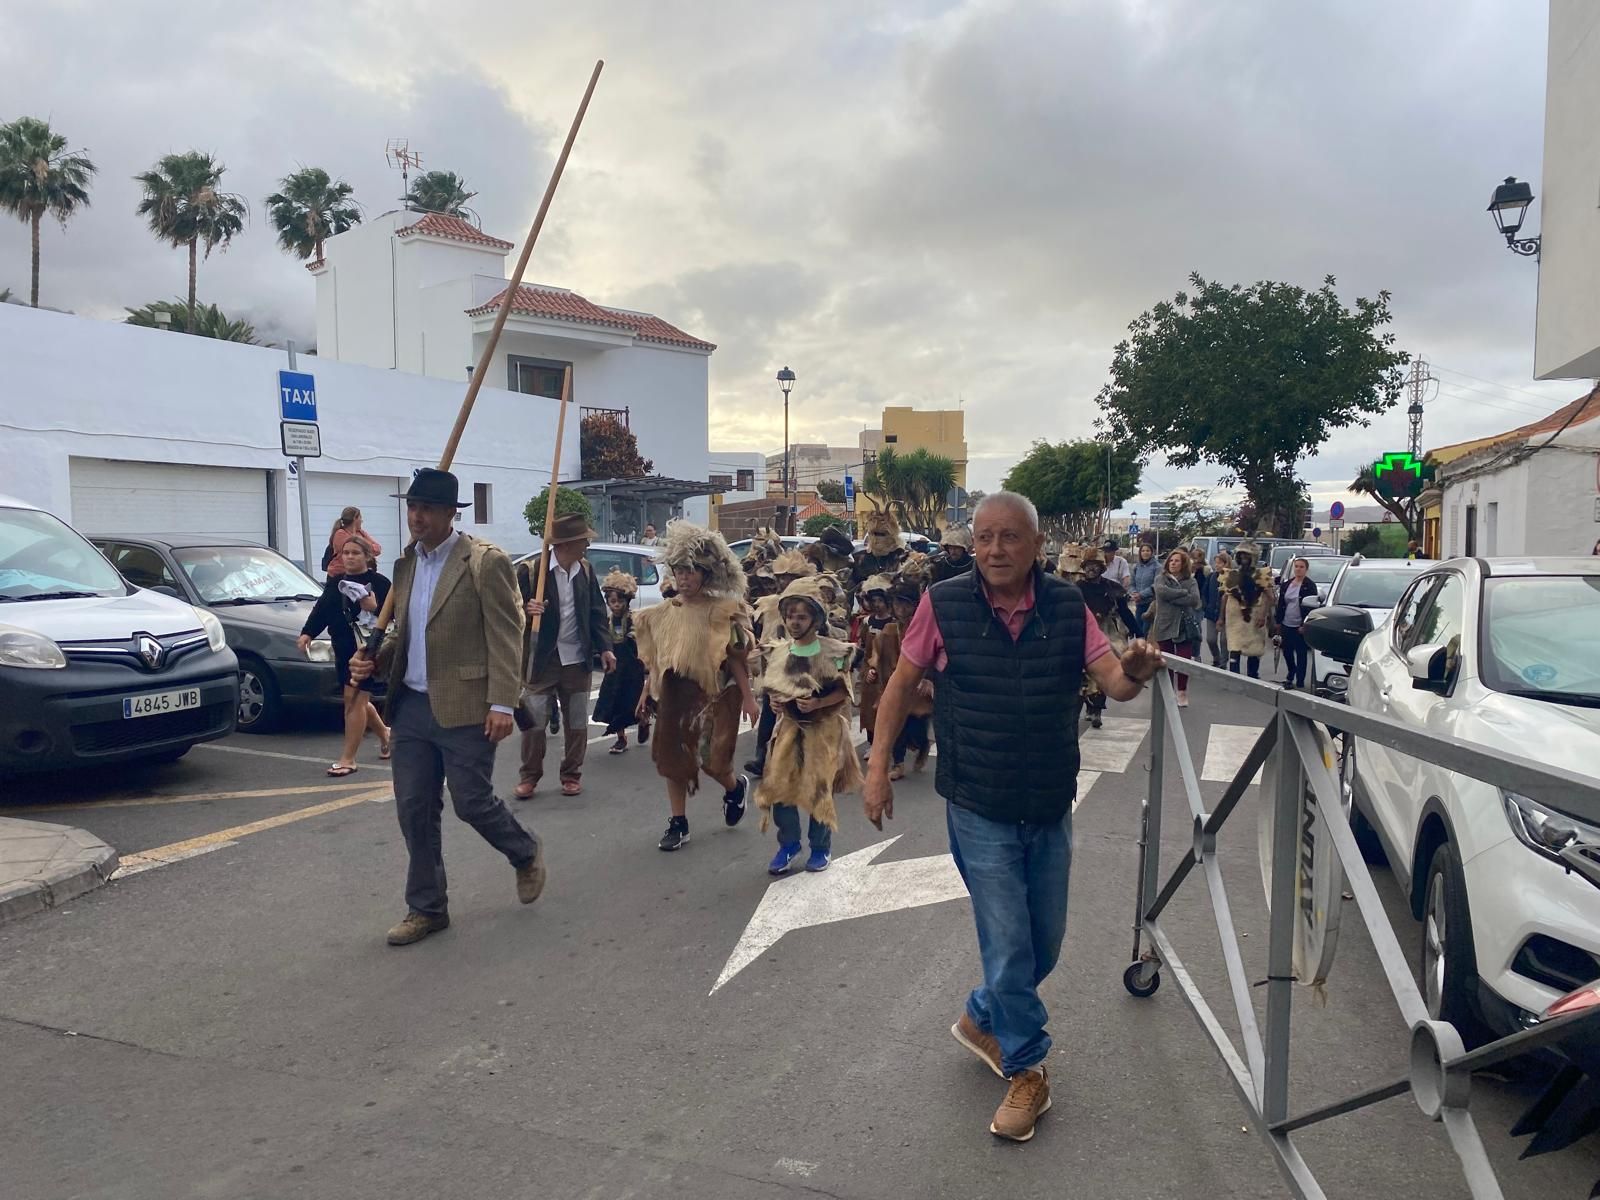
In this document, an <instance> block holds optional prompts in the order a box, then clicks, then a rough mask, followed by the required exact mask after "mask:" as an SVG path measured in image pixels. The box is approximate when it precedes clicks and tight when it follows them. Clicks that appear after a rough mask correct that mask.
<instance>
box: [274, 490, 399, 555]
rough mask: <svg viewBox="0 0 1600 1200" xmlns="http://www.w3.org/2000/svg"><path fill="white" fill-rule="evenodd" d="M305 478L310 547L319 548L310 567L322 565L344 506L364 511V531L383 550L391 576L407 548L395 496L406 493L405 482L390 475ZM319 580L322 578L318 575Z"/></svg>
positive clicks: (362, 519) (397, 501)
mask: <svg viewBox="0 0 1600 1200" xmlns="http://www.w3.org/2000/svg"><path fill="white" fill-rule="evenodd" d="M306 474H307V476H308V477H309V480H308V482H309V484H310V495H311V544H312V545H313V546H314V547H316V549H315V552H314V553H313V554H312V564H311V565H312V566H313V567H315V566H316V565H317V564H318V563H320V562H321V561H322V550H323V547H325V546H326V545H327V544H328V535H329V533H331V532H332V530H333V523H334V522H335V521H337V520H338V519H339V514H340V513H341V512H343V511H344V507H345V505H347V504H354V505H355V506H356V507H357V508H359V509H360V510H361V526H362V528H363V529H365V530H367V531H368V532H369V533H371V534H372V536H373V537H375V538H377V539H378V544H379V545H380V546H382V547H383V555H382V558H383V573H384V574H385V575H392V574H393V573H394V560H395V559H396V558H398V557H399V556H400V551H402V550H404V549H405V544H406V539H405V538H403V537H402V536H401V532H400V529H401V525H400V522H401V517H402V509H401V507H400V505H401V501H399V500H396V499H394V493H395V492H403V491H405V487H404V485H403V483H402V481H401V480H399V479H395V478H394V477H393V476H389V475H335V474H332V473H329V472H322V471H308V472H307V473H306ZM295 519H296V520H298V519H299V518H298V517H296V518H295ZM317 578H318V579H320V578H322V576H321V575H320V574H318V576H317Z"/></svg>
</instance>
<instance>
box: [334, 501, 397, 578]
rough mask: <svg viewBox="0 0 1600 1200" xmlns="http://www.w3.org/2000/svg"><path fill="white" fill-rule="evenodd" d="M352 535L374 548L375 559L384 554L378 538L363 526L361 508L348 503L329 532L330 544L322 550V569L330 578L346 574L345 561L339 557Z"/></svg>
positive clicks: (373, 555)
mask: <svg viewBox="0 0 1600 1200" xmlns="http://www.w3.org/2000/svg"><path fill="white" fill-rule="evenodd" d="M352 537H360V538H361V539H362V541H364V542H366V543H367V545H368V546H369V547H371V549H372V557H373V559H375V560H376V559H377V558H379V557H380V556H381V555H382V554H383V547H382V546H380V545H379V544H378V539H377V538H375V537H373V536H372V535H371V534H370V533H368V532H367V531H366V530H365V529H363V528H362V527H361V510H360V509H359V508H357V507H356V506H355V505H354V504H351V505H347V506H346V507H345V510H344V511H343V512H341V513H340V514H339V519H338V520H337V521H335V522H334V523H333V531H332V532H331V533H329V534H328V544H327V546H325V547H324V548H323V551H322V571H323V574H325V575H326V576H327V577H328V578H329V579H333V578H335V577H337V576H339V575H342V574H344V561H343V559H341V558H340V557H339V554H340V551H342V550H343V549H344V544H345V543H346V542H348V541H349V540H350V539H351V538H352Z"/></svg>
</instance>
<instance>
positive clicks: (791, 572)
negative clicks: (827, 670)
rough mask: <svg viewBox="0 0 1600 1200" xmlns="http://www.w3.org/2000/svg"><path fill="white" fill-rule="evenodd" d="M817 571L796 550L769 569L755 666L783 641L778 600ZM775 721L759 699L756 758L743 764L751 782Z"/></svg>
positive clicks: (758, 609) (761, 768) (762, 770)
mask: <svg viewBox="0 0 1600 1200" xmlns="http://www.w3.org/2000/svg"><path fill="white" fill-rule="evenodd" d="M816 572H817V568H816V566H815V564H813V563H812V561H811V560H810V559H809V558H807V557H806V556H805V555H804V554H801V553H800V552H799V551H798V550H785V551H784V552H783V553H782V554H780V555H778V557H777V558H775V559H773V561H772V562H771V564H770V565H769V569H768V574H770V575H771V576H772V578H773V584H774V587H773V590H772V591H771V592H770V593H768V594H766V595H763V596H762V597H761V598H760V599H758V600H756V601H755V604H754V607H755V635H756V641H755V646H756V649H755V652H756V655H757V663H758V664H760V663H762V662H764V659H765V656H766V653H767V649H768V647H770V646H771V645H772V644H773V643H774V642H777V641H780V640H782V638H783V636H784V633H783V617H782V616H781V615H780V613H779V612H778V604H779V600H780V598H781V597H782V596H783V595H785V594H786V593H787V592H788V589H789V587H790V586H791V585H792V584H793V583H794V582H795V580H797V579H808V578H811V577H812V576H814V575H815V574H816ZM762 669H763V668H762V666H761V665H757V666H756V668H755V669H754V670H753V671H752V672H751V674H752V675H753V676H754V677H756V678H757V679H759V678H760V677H761V672H762ZM776 720H777V717H776V715H775V714H774V713H773V711H772V705H771V704H770V703H768V701H767V697H766V696H765V695H763V696H762V697H761V720H760V721H759V722H758V723H757V724H756V756H755V757H754V758H752V759H751V760H750V761H749V762H747V763H745V765H744V769H745V773H746V774H747V775H749V776H750V777H751V778H752V779H760V778H761V777H762V776H763V775H765V774H766V769H767V748H768V746H769V745H770V744H771V742H772V730H773V724H774V722H775V721H776Z"/></svg>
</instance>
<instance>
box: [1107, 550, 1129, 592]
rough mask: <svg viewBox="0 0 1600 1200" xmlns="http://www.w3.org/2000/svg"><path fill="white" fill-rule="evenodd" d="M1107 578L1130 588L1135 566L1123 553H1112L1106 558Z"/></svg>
mask: <svg viewBox="0 0 1600 1200" xmlns="http://www.w3.org/2000/svg"><path fill="white" fill-rule="evenodd" d="M1106 578H1107V579H1109V580H1112V581H1113V582H1114V583H1120V584H1121V585H1122V586H1123V587H1124V588H1128V587H1130V586H1131V585H1132V583H1133V568H1132V567H1130V566H1129V565H1128V560H1127V559H1125V558H1123V557H1122V555H1120V554H1112V555H1110V556H1108V557H1107V558H1106Z"/></svg>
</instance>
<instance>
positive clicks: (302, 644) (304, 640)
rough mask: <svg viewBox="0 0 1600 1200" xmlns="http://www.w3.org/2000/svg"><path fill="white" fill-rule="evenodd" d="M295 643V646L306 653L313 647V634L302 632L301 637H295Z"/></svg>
mask: <svg viewBox="0 0 1600 1200" xmlns="http://www.w3.org/2000/svg"><path fill="white" fill-rule="evenodd" d="M294 644H295V648H296V649H297V650H299V651H300V653H301V654H304V653H305V652H306V651H307V650H309V649H310V648H311V635H310V634H309V633H302V634H301V635H300V636H299V637H297V638H295V640H294Z"/></svg>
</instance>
